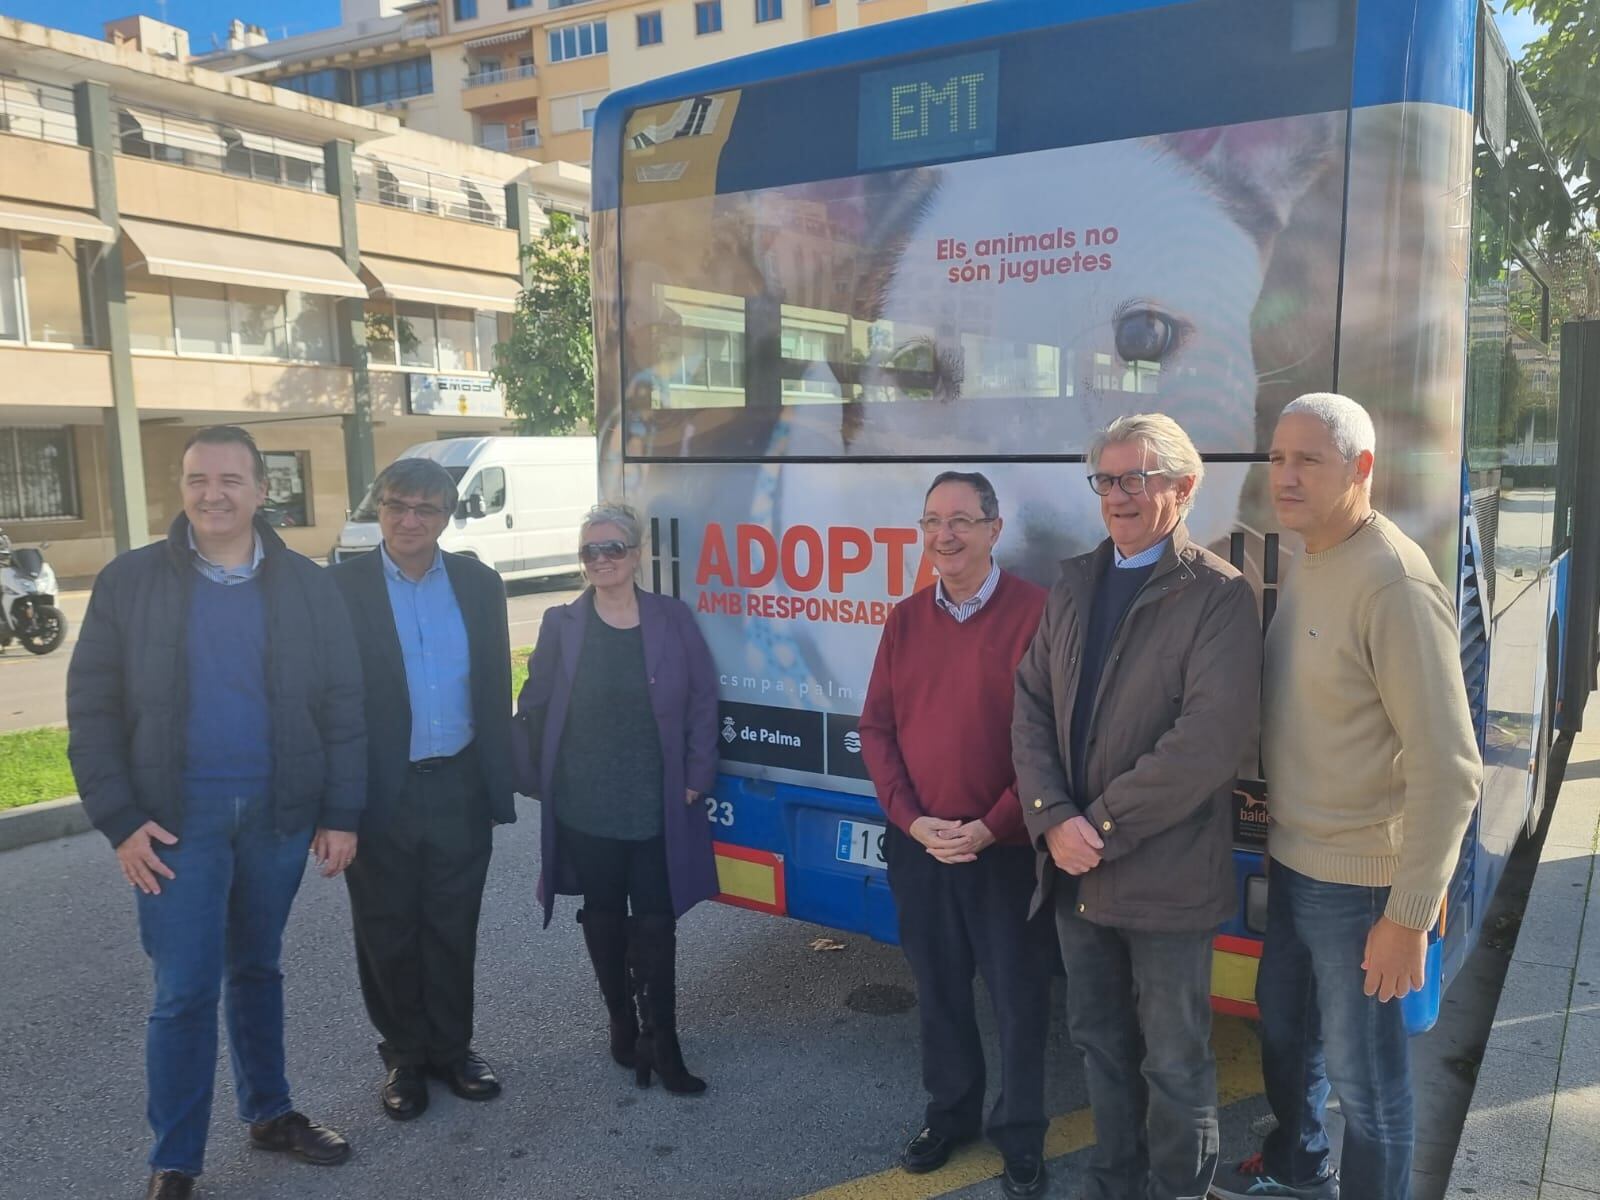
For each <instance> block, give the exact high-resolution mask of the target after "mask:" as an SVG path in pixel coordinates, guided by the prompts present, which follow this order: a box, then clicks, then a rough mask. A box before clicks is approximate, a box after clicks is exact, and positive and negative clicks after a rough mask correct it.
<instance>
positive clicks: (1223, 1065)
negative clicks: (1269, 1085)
mask: <svg viewBox="0 0 1600 1200" xmlns="http://www.w3.org/2000/svg"><path fill="white" fill-rule="evenodd" d="M1211 1049H1212V1051H1213V1053H1215V1054H1216V1056H1217V1099H1218V1101H1219V1103H1220V1104H1221V1105H1222V1106H1223V1107H1227V1106H1228V1105H1230V1104H1235V1103H1237V1102H1238V1101H1240V1100H1247V1099H1249V1098H1250V1097H1252V1096H1256V1095H1259V1094H1260V1092H1261V1050H1260V1045H1259V1043H1258V1042H1257V1041H1256V1035H1255V1032H1254V1031H1253V1030H1252V1028H1251V1026H1250V1023H1249V1022H1248V1021H1245V1020H1243V1019H1242V1018H1239V1017H1221V1016H1219V1017H1217V1018H1216V1020H1215V1022H1214V1023H1213V1026H1212V1032H1211ZM1093 1144H1094V1118H1093V1116H1092V1115H1091V1114H1090V1112H1089V1110H1088V1109H1087V1108H1080V1109H1078V1110H1077V1111H1076V1112H1070V1113H1063V1114H1062V1115H1061V1116H1059V1117H1057V1118H1056V1119H1055V1120H1053V1121H1051V1122H1050V1128H1049V1129H1048V1130H1046V1131H1045V1135H1044V1156H1045V1158H1047V1159H1051V1158H1061V1157H1063V1156H1064V1155H1068V1154H1075V1153H1077V1152H1078V1151H1079V1150H1082V1149H1084V1148H1085V1147H1087V1146H1090V1145H1093ZM1003 1169H1004V1164H1003V1163H1002V1162H1001V1160H1000V1155H999V1154H998V1153H997V1152H996V1151H995V1150H994V1149H993V1148H992V1147H990V1146H989V1145H987V1144H984V1143H974V1144H973V1145H971V1146H966V1147H964V1148H962V1149H961V1150H958V1151H956V1153H955V1154H953V1155H951V1156H950V1162H949V1163H948V1164H947V1165H946V1166H945V1167H943V1168H942V1169H940V1170H938V1171H934V1172H932V1173H930V1174H927V1175H908V1174H907V1173H906V1172H905V1171H904V1170H902V1169H901V1168H899V1167H893V1168H891V1169H890V1170H887V1171H879V1172H878V1173H877V1174H876V1175H863V1176H861V1177H860V1178H857V1179H847V1180H845V1181H844V1182H843V1183H837V1184H834V1185H833V1186H832V1187H827V1188H823V1189H822V1190H821V1191H820V1192H812V1193H811V1194H810V1195H808V1196H801V1197H798V1200H931V1197H934V1196H945V1195H948V1194H949V1193H951V1192H956V1191H960V1190H961V1189H962V1188H964V1187H971V1186H972V1185H973V1184H975V1183H982V1182H983V1181H984V1180H985V1179H993V1178H995V1177H996V1176H997V1175H999V1174H1000V1172H1001V1171H1002V1170H1003Z"/></svg>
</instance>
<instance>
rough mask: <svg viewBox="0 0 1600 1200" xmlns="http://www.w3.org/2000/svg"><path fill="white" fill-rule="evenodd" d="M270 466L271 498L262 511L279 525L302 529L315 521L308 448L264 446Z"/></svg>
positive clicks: (268, 521) (268, 481)
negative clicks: (309, 489) (285, 448)
mask: <svg viewBox="0 0 1600 1200" xmlns="http://www.w3.org/2000/svg"><path fill="white" fill-rule="evenodd" d="M261 457H262V459H263V460H264V461H265V463H266V467H267V502H266V504H264V505H262V508H261V515H262V516H264V517H266V519H267V523H268V524H269V525H271V526H273V528H275V529H298V528H303V527H304V526H307V525H311V524H313V523H314V522H313V520H312V514H311V496H310V493H309V491H308V490H307V488H306V481H307V480H308V479H310V478H311V455H310V454H308V453H307V452H306V451H304V450H263V451H262V452H261Z"/></svg>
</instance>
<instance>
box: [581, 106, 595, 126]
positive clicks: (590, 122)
mask: <svg viewBox="0 0 1600 1200" xmlns="http://www.w3.org/2000/svg"><path fill="white" fill-rule="evenodd" d="M599 111H600V109H599V106H595V107H592V108H586V109H584V110H583V111H582V112H581V113H580V114H579V117H580V119H581V120H582V122H583V127H584V128H585V129H593V128H594V115H595V113H597V112H599Z"/></svg>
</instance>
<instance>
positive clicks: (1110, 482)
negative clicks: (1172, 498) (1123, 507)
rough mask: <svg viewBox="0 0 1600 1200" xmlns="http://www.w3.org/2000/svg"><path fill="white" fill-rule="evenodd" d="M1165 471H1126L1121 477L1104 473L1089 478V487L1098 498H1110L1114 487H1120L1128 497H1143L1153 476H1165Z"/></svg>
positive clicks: (1097, 473) (1100, 472)
mask: <svg viewBox="0 0 1600 1200" xmlns="http://www.w3.org/2000/svg"><path fill="white" fill-rule="evenodd" d="M1165 474H1166V472H1165V471H1124V472H1123V473H1122V474H1121V475H1108V474H1106V473H1105V472H1104V471H1099V472H1096V473H1095V474H1093V475H1091V476H1089V486H1090V487H1092V488H1093V489H1094V492H1095V495H1097V496H1109V495H1110V494H1111V489H1112V488H1113V487H1119V488H1121V489H1122V492H1123V494H1124V495H1126V496H1142V495H1143V494H1144V493H1145V491H1146V490H1147V489H1148V488H1149V486H1150V477H1151V476H1152V475H1165Z"/></svg>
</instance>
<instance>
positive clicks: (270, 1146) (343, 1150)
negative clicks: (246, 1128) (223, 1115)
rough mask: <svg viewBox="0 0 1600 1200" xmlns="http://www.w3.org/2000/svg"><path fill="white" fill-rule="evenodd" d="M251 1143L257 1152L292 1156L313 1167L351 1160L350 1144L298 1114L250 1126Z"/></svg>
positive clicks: (290, 1113)
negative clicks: (271, 1152)
mask: <svg viewBox="0 0 1600 1200" xmlns="http://www.w3.org/2000/svg"><path fill="white" fill-rule="evenodd" d="M250 1144H251V1145H252V1146H254V1147H255V1148H256V1149H257V1150H273V1151H280V1152H282V1153H284V1154H292V1155H294V1156H295V1157H296V1158H298V1159H299V1160H300V1161H301V1162H306V1163H310V1164H311V1165H312V1166H314V1167H336V1166H338V1165H339V1164H340V1163H342V1162H344V1161H345V1159H347V1158H349V1157H350V1143H349V1142H347V1141H345V1140H344V1138H342V1137H340V1136H339V1135H338V1134H337V1133H335V1132H334V1131H333V1130H331V1129H326V1128H324V1127H323V1126H321V1125H315V1124H313V1123H312V1122H311V1119H310V1118H309V1117H307V1116H305V1115H304V1114H302V1113H297V1112H286V1113H284V1114H283V1116H281V1117H274V1118H273V1119H272V1120H270V1121H257V1122H256V1123H254V1124H252V1125H251V1126H250Z"/></svg>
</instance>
